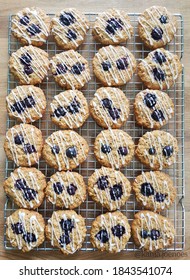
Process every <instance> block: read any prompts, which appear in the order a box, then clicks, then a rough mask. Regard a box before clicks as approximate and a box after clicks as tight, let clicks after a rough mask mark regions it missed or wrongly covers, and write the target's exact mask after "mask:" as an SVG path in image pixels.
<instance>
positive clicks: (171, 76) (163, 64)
mask: <svg viewBox="0 0 190 280" xmlns="http://www.w3.org/2000/svg"><path fill="white" fill-rule="evenodd" d="M137 72H138V76H139V78H140V79H141V80H142V82H143V83H144V85H145V86H146V87H147V88H150V89H161V90H166V89H169V88H171V87H172V86H173V85H174V84H175V82H176V80H177V78H178V77H179V75H180V73H181V72H182V64H181V62H180V60H179V58H178V56H177V55H174V54H172V53H171V52H169V51H167V50H164V49H157V50H155V51H152V52H150V53H149V54H148V56H147V57H146V58H145V59H142V60H141V62H140V63H139V64H138V67H137Z"/></svg>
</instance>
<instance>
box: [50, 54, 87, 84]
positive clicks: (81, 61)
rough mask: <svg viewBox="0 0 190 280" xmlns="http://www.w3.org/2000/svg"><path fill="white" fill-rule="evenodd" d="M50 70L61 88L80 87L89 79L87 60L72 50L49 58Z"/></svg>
mask: <svg viewBox="0 0 190 280" xmlns="http://www.w3.org/2000/svg"><path fill="white" fill-rule="evenodd" d="M51 71H52V74H53V76H54V78H55V81H56V82H57V83H58V84H59V86H60V87H62V88H66V89H81V88H82V87H83V86H84V85H85V84H86V83H87V82H88V81H90V69H89V65H88V61H87V60H86V59H85V58H84V57H83V56H82V55H81V54H79V53H78V52H76V51H74V50H69V51H65V52H61V53H59V54H56V55H55V56H54V57H53V58H52V60H51Z"/></svg>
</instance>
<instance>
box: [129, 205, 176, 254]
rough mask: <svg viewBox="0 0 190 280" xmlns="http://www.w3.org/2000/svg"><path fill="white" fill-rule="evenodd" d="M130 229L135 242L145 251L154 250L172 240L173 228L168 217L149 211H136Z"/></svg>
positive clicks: (167, 245) (170, 242) (168, 243)
mask: <svg viewBox="0 0 190 280" xmlns="http://www.w3.org/2000/svg"><path fill="white" fill-rule="evenodd" d="M131 229H132V237H133V240H134V242H135V244H136V245H137V246H138V247H139V248H140V249H143V250H145V251H152V252H154V251H156V250H160V249H163V248H166V247H169V246H171V245H172V243H173V242H174V237H175V229H174V226H173V224H172V222H171V221H170V219H169V218H166V217H164V216H161V215H159V214H157V213H154V212H151V211H147V210H143V211H140V212H138V213H136V214H135V216H134V220H133V222H132V225H131Z"/></svg>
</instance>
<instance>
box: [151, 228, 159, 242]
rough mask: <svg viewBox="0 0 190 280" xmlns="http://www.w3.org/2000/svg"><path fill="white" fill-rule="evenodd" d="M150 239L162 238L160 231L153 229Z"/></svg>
mask: <svg viewBox="0 0 190 280" xmlns="http://www.w3.org/2000/svg"><path fill="white" fill-rule="evenodd" d="M150 237H151V239H152V240H157V239H158V238H159V237H160V231H159V230H157V229H152V230H151V232H150Z"/></svg>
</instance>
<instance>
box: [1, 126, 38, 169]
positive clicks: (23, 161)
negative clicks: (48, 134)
mask: <svg viewBox="0 0 190 280" xmlns="http://www.w3.org/2000/svg"><path fill="white" fill-rule="evenodd" d="M42 147H43V138H42V132H41V131H40V130H39V129H38V128H37V127H35V126H33V125H31V124H23V123H21V124H20V125H15V126H13V127H11V128H10V129H9V130H8V131H7V133H6V137H5V141H4V150H5V153H6V156H7V157H8V159H9V160H13V161H14V163H15V164H16V165H17V166H25V167H27V166H32V165H35V164H37V163H39V159H40V157H41V151H42Z"/></svg>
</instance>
